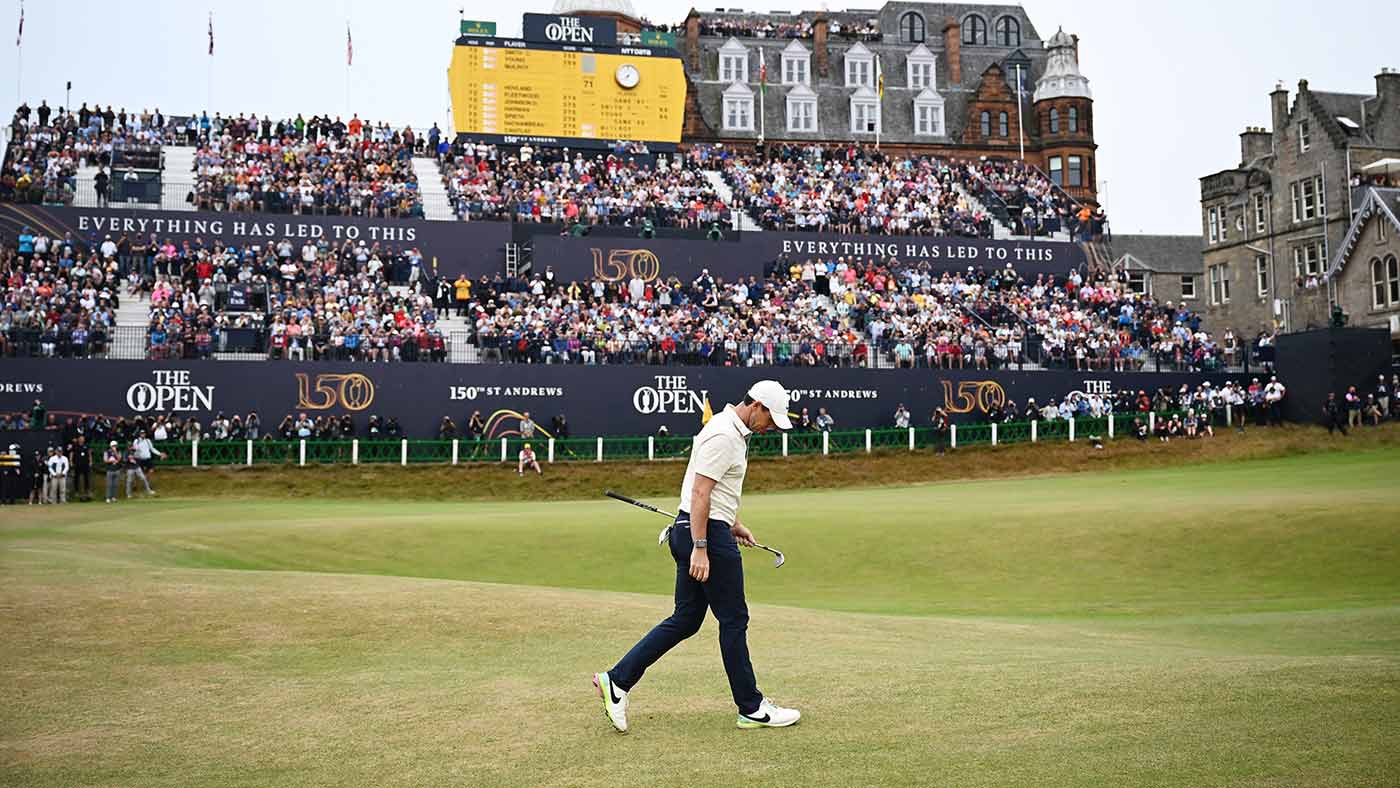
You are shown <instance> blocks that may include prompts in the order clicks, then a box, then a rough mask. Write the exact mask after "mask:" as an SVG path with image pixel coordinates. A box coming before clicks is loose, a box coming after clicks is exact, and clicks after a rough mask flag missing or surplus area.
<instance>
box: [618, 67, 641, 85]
mask: <svg viewBox="0 0 1400 788" xmlns="http://www.w3.org/2000/svg"><path fill="white" fill-rule="evenodd" d="M641 81H642V72H640V71H638V70H637V67H636V66H634V65H632V64H631V63H623V64H622V65H620V66H618V67H617V84H619V85H621V86H623V87H624V88H627V89H628V90H631V89H632V88H635V87H636V86H637V83H638V82H641Z"/></svg>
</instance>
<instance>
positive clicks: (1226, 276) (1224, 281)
mask: <svg viewBox="0 0 1400 788" xmlns="http://www.w3.org/2000/svg"><path fill="white" fill-rule="evenodd" d="M1216 268H1219V269H1220V303H1222V304H1228V303H1230V264H1229V263H1221V264H1220V265H1218V266H1216Z"/></svg>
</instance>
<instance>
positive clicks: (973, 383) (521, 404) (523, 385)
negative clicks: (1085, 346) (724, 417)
mask: <svg viewBox="0 0 1400 788" xmlns="http://www.w3.org/2000/svg"><path fill="white" fill-rule="evenodd" d="M765 377H773V378H776V379H778V380H780V381H782V383H783V384H784V385H786V386H788V387H789V388H790V389H791V390H792V393H793V404H792V409H793V412H794V413H800V412H801V410H802V409H803V408H807V409H808V410H809V411H810V413H811V415H812V417H813V418H815V417H816V414H817V409H818V408H823V407H824V408H826V409H827V410H828V411H829V412H830V413H831V415H832V417H833V418H835V419H836V424H837V427H838V428H839V429H864V428H867V427H872V428H873V427H886V426H891V425H892V424H893V420H894V411H895V409H896V408H897V407H898V406H899V405H900V404H903V405H905V406H906V407H907V408H908V409H909V410H910V412H911V413H912V414H913V416H914V423H915V425H916V426H927V425H928V424H929V422H930V418H931V416H932V413H933V411H934V409H935V408H945V409H947V410H948V411H949V413H950V414H952V416H953V418H954V419H955V420H958V421H970V420H975V419H976V418H977V417H978V416H979V415H981V414H982V413H985V412H986V411H987V410H988V409H989V408H992V407H995V406H1000V405H1003V404H1005V403H1006V402H1008V401H1014V402H1015V403H1016V404H1017V406H1018V407H1021V408H1024V407H1025V404H1026V399H1027V398H1028V397H1035V398H1036V400H1037V401H1038V402H1039V403H1040V404H1042V405H1043V404H1045V403H1047V402H1049V401H1050V400H1051V399H1060V398H1063V397H1065V396H1066V395H1068V394H1070V393H1071V392H1076V391H1079V392H1085V393H1099V394H1108V393H1112V392H1114V391H1117V390H1119V389H1122V388H1127V389H1133V390H1138V389H1146V390H1148V391H1153V390H1155V389H1157V388H1160V387H1163V386H1168V387H1171V388H1172V389H1173V390H1175V389H1176V388H1178V387H1180V386H1181V384H1183V383H1186V384H1189V385H1191V386H1193V387H1194V386H1195V385H1197V384H1198V383H1200V382H1202V381H1203V380H1210V381H1212V382H1214V383H1215V384H1216V385H1220V384H1222V383H1224V382H1225V381H1227V380H1229V379H1230V376H1228V375H1208V376H1207V375H1198V374H1191V373H1179V374H1178V373H1160V374H1157V373H1127V374H1123V373H1107V372H1097V373H1076V372H1070V371H1038V372H1000V373H998V372H987V371H985V370H983V371H978V370H937V371H936V370H898V369H886V370H870V369H813V368H791V367H783V368H771V367H770V368H752V369H745V368H730V367H653V366H641V365H638V366H562V365H559V366H554V365H525V364H519V365H515V364H418V363H415V364H363V365H357V364H333V363H292V362H285V361H277V362H272V361H203V362H201V361H182V362H154V361H71V360H56V361H45V360H42V359H7V360H6V361H5V363H4V365H3V366H0V411H5V412H12V411H23V412H28V410H29V408H30V406H31V405H33V402H34V400H35V398H40V399H42V400H43V401H44V403H45V404H46V405H47V406H48V408H49V410H50V412H53V413H56V414H60V416H61V417H62V418H66V417H67V415H72V414H79V413H105V414H107V415H109V416H112V417H114V418H115V417H117V416H125V417H128V418H130V417H132V416H135V415H138V414H145V415H148V416H153V415H156V414H159V413H166V414H169V413H175V414H177V415H180V416H181V417H186V416H189V415H195V416H196V417H197V418H199V419H200V420H201V421H203V422H205V423H207V422H208V420H209V419H210V418H211V417H212V416H213V415H214V414H216V413H219V412H223V413H226V414H229V415H232V414H234V413H241V414H246V413H248V412H249V411H257V412H258V415H259V416H260V417H261V419H262V422H263V424H264V425H266V426H267V427H272V426H275V425H276V424H277V423H278V422H279V421H281V419H282V417H283V416H285V415H286V414H288V413H299V412H305V413H307V414H309V415H311V416H316V415H319V414H323V413H327V414H335V415H341V414H345V413H349V414H351V415H352V416H354V417H355V419H356V420H357V423H359V424H360V425H361V426H363V424H364V420H365V419H367V418H368V417H369V416H370V415H372V414H373V415H379V416H381V417H384V418H387V417H389V416H396V417H398V419H399V420H400V422H401V423H402V425H403V427H404V429H405V430H406V432H407V433H408V435H409V437H414V438H429V437H433V436H435V435H436V431H437V427H438V423H439V421H440V420H441V419H442V417H443V416H451V417H452V418H453V420H454V421H456V422H457V424H458V426H459V427H465V425H466V421H467V418H468V417H469V416H470V415H471V413H472V412H473V411H481V414H482V417H483V418H484V419H486V420H487V423H488V430H489V434H490V435H491V436H492V437H500V436H502V435H511V434H515V433H516V431H517V426H518V423H519V419H520V416H521V414H523V413H525V412H527V411H528V412H529V413H530V414H531V416H532V418H533V419H534V420H535V421H536V422H537V423H539V424H541V425H548V424H549V421H550V419H551V418H552V417H554V416H556V415H558V414H560V413H563V414H565V415H566V416H567V417H568V422H569V425H570V428H571V431H572V433H573V434H574V435H576V436H578V435H648V434H652V433H655V432H656V431H657V429H658V428H659V427H661V426H662V425H665V426H666V427H667V428H668V429H669V430H670V431H671V434H673V435H688V434H692V433H694V432H695V431H696V430H698V429H699V427H700V418H701V414H702V413H704V410H705V406H706V404H707V403H708V404H709V406H710V408H711V409H712V410H714V411H716V412H718V411H719V410H721V409H723V407H724V405H725V404H726V403H735V402H739V401H740V400H741V399H742V398H743V396H744V392H745V391H747V390H748V387H749V386H751V385H752V384H753V383H754V382H755V381H757V380H760V379H762V378H765Z"/></svg>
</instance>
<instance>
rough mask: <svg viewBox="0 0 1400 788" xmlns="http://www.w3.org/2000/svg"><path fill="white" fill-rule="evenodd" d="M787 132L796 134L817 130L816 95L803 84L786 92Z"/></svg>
mask: <svg viewBox="0 0 1400 788" xmlns="http://www.w3.org/2000/svg"><path fill="white" fill-rule="evenodd" d="M787 130H788V131H791V132H795V133H798V134H810V133H813V132H815V131H816V130H817V94H816V93H815V92H813V91H812V89H811V88H809V87H807V86H806V85H804V84H799V85H798V86H797V87H794V88H793V89H792V90H790V91H788V94H787Z"/></svg>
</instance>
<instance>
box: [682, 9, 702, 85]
mask: <svg viewBox="0 0 1400 788" xmlns="http://www.w3.org/2000/svg"><path fill="white" fill-rule="evenodd" d="M685 56H686V59H687V60H689V61H690V73H692V74H699V73H700V15H699V14H697V13H695V9H693V8H692V9H691V11H690V15H689V16H687V17H686V18H685Z"/></svg>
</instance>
